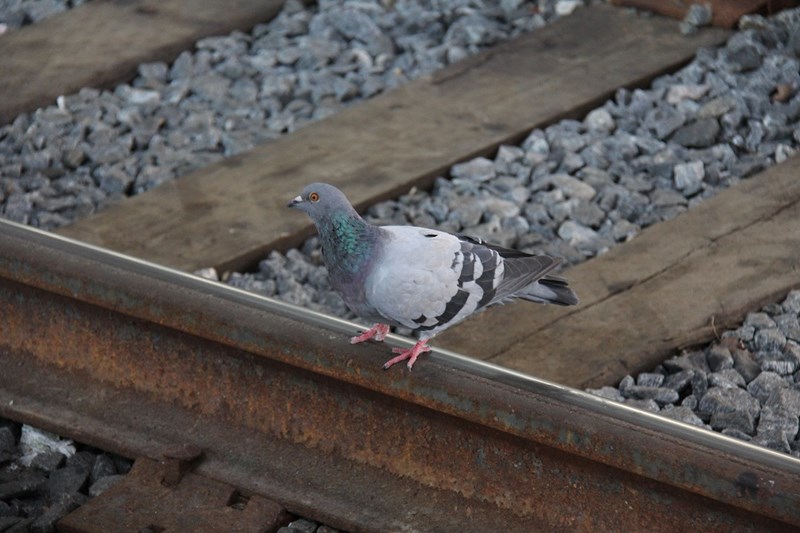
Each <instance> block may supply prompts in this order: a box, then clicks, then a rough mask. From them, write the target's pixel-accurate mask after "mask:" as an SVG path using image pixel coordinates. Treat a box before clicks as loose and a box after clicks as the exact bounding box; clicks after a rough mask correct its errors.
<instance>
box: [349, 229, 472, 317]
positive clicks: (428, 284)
mask: <svg viewBox="0 0 800 533" xmlns="http://www.w3.org/2000/svg"><path fill="white" fill-rule="evenodd" d="M381 230H383V235H384V236H385V238H384V239H382V243H381V246H380V247H379V250H380V251H379V253H378V255H377V256H376V257H375V263H374V264H373V265H372V270H371V272H370V274H369V276H368V277H367V279H366V287H365V297H366V299H367V301H368V302H369V303H370V305H372V306H373V307H374V308H375V309H376V310H377V311H378V313H380V314H381V315H383V316H384V317H386V318H387V319H388V320H389V321H391V322H393V323H396V324H400V325H402V326H405V327H407V328H412V329H417V328H418V327H419V325H420V322H419V321H420V320H421V321H422V322H424V319H425V317H436V316H440V315H442V313H444V312H445V309H446V307H447V304H448V302H450V301H451V300H453V299H454V298H456V297H457V295H458V292H459V286H458V277H459V269H457V268H454V261H455V258H456V254H457V253H458V251H459V249H460V243H459V240H458V238H456V237H455V236H453V235H450V234H448V233H444V232H441V231H435V230H428V229H424V228H417V227H413V226H383V227H381Z"/></svg>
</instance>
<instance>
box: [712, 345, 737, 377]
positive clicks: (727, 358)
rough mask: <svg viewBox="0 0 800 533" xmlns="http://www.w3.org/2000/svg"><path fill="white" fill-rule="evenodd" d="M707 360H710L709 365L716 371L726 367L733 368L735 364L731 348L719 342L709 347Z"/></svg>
mask: <svg viewBox="0 0 800 533" xmlns="http://www.w3.org/2000/svg"><path fill="white" fill-rule="evenodd" d="M706 360H707V361H708V366H709V367H710V368H711V370H712V371H714V372H717V371H719V370H724V369H726V368H733V365H734V361H733V357H732V355H731V352H730V350H729V349H728V348H726V347H724V346H721V345H719V344H715V345H713V346H712V347H711V348H709V350H708V353H707V355H706Z"/></svg>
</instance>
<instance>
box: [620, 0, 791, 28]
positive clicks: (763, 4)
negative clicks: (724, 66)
mask: <svg viewBox="0 0 800 533" xmlns="http://www.w3.org/2000/svg"><path fill="white" fill-rule="evenodd" d="M611 3H612V4H616V5H618V6H626V7H635V8H637V9H645V10H647V11H653V12H655V13H658V14H660V15H666V16H668V17H673V18H677V19H682V18H684V17H685V16H686V13H687V12H688V11H689V8H690V7H691V6H692V4H708V5H709V6H710V7H711V14H712V19H711V23H712V24H713V25H714V26H717V27H720V28H734V27H735V26H736V25H737V24H738V23H739V19H740V18H742V16H743V15H751V14H754V13H760V14H763V15H771V14H773V13H777V12H778V11H781V10H783V9H788V8H790V7H795V6H797V4H798V2H797V0H611Z"/></svg>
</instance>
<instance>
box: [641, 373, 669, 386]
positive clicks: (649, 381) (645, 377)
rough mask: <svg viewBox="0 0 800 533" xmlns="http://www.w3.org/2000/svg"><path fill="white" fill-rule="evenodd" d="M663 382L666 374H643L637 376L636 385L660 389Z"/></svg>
mask: <svg viewBox="0 0 800 533" xmlns="http://www.w3.org/2000/svg"><path fill="white" fill-rule="evenodd" d="M663 382H664V374H658V373H653V372H642V373H641V374H639V375H638V376H636V384H637V385H639V386H642V387H660V386H661V384H662V383H663ZM670 388H671V387H670Z"/></svg>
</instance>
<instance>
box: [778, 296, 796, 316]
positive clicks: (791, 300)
mask: <svg viewBox="0 0 800 533" xmlns="http://www.w3.org/2000/svg"><path fill="white" fill-rule="evenodd" d="M781 307H782V308H783V310H784V311H785V312H786V313H794V314H796V315H797V314H800V290H794V291H791V292H790V293H789V294H788V295H787V296H786V299H785V300H784V301H783V302H782V303H781Z"/></svg>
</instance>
